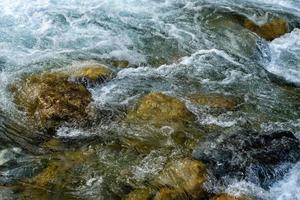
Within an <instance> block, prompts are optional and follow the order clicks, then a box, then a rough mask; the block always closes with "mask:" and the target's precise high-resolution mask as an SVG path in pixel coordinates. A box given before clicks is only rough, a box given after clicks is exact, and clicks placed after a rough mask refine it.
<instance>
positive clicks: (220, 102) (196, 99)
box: [190, 94, 238, 110]
mask: <svg viewBox="0 0 300 200" xmlns="http://www.w3.org/2000/svg"><path fill="white" fill-rule="evenodd" d="M190 99H191V101H192V102H193V103H195V104H200V105H207V106H209V107H212V108H217V109H226V110H232V109H234V108H235V107H237V105H238V102H237V101H236V100H234V99H231V98H228V97H224V96H221V95H203V94H194V95H191V96H190Z"/></svg>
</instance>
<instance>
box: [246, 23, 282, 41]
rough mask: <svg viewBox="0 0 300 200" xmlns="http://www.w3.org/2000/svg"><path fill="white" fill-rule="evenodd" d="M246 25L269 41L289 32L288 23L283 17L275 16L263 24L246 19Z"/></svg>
mask: <svg viewBox="0 0 300 200" xmlns="http://www.w3.org/2000/svg"><path fill="white" fill-rule="evenodd" d="M244 27H245V28H247V29H249V30H250V31H252V32H254V33H256V34H257V35H259V36H260V37H262V38H264V39H266V40H268V41H271V40H274V39H275V38H278V37H280V36H282V35H284V34H285V33H287V32H288V24H287V22H286V20H285V19H283V18H274V19H273V20H271V21H270V22H268V23H265V24H263V25H257V24H256V23H255V22H253V21H251V20H249V19H246V20H245V21H244Z"/></svg>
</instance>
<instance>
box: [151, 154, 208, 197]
mask: <svg viewBox="0 0 300 200" xmlns="http://www.w3.org/2000/svg"><path fill="white" fill-rule="evenodd" d="M206 179H207V172H206V168H205V165H204V164H203V163H202V162H200V161H197V160H192V159H189V158H184V159H179V160H174V161H171V162H169V163H168V164H167V165H166V167H165V168H164V169H163V171H162V172H161V173H160V174H159V175H158V176H157V177H156V178H155V180H154V181H153V184H154V185H155V186H157V187H168V188H170V189H171V190H165V189H164V190H161V191H159V193H158V194H157V196H156V199H162V198H158V197H159V196H166V194H170V195H171V194H172V195H171V196H174V198H173V199H176V198H177V197H180V196H181V197H183V196H187V195H188V196H190V197H191V198H195V199H196V198H201V197H204V196H205V195H206V192H205V190H204V189H203V184H204V182H205V181H206Z"/></svg>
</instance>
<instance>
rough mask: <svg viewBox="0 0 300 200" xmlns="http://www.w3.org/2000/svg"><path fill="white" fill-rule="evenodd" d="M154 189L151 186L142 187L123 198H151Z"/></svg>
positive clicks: (147, 199)
mask: <svg viewBox="0 0 300 200" xmlns="http://www.w3.org/2000/svg"><path fill="white" fill-rule="evenodd" d="M152 196H153V190H152V189H149V188H140V189H136V190H133V191H132V192H130V193H129V194H128V195H126V196H125V198H123V200H151V199H152Z"/></svg>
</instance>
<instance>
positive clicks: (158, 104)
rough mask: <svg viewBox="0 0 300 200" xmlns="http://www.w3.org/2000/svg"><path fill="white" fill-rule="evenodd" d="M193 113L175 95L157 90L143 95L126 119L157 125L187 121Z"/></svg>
mask: <svg viewBox="0 0 300 200" xmlns="http://www.w3.org/2000/svg"><path fill="white" fill-rule="evenodd" d="M193 117H194V116H193V114H192V113H191V112H190V111H189V110H188V109H187V108H186V107H185V105H184V103H183V102H181V101H179V100H178V99H176V98H175V97H171V96H167V95H165V94H162V93H159V92H152V93H150V94H148V95H146V96H144V97H143V98H142V99H141V101H140V103H139V105H138V106H137V108H136V109H135V110H134V111H131V112H130V113H129V114H128V116H127V121H144V122H147V123H149V124H153V125H156V126H158V127H161V126H164V125H168V124H172V123H188V122H190V121H191V120H193Z"/></svg>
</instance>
